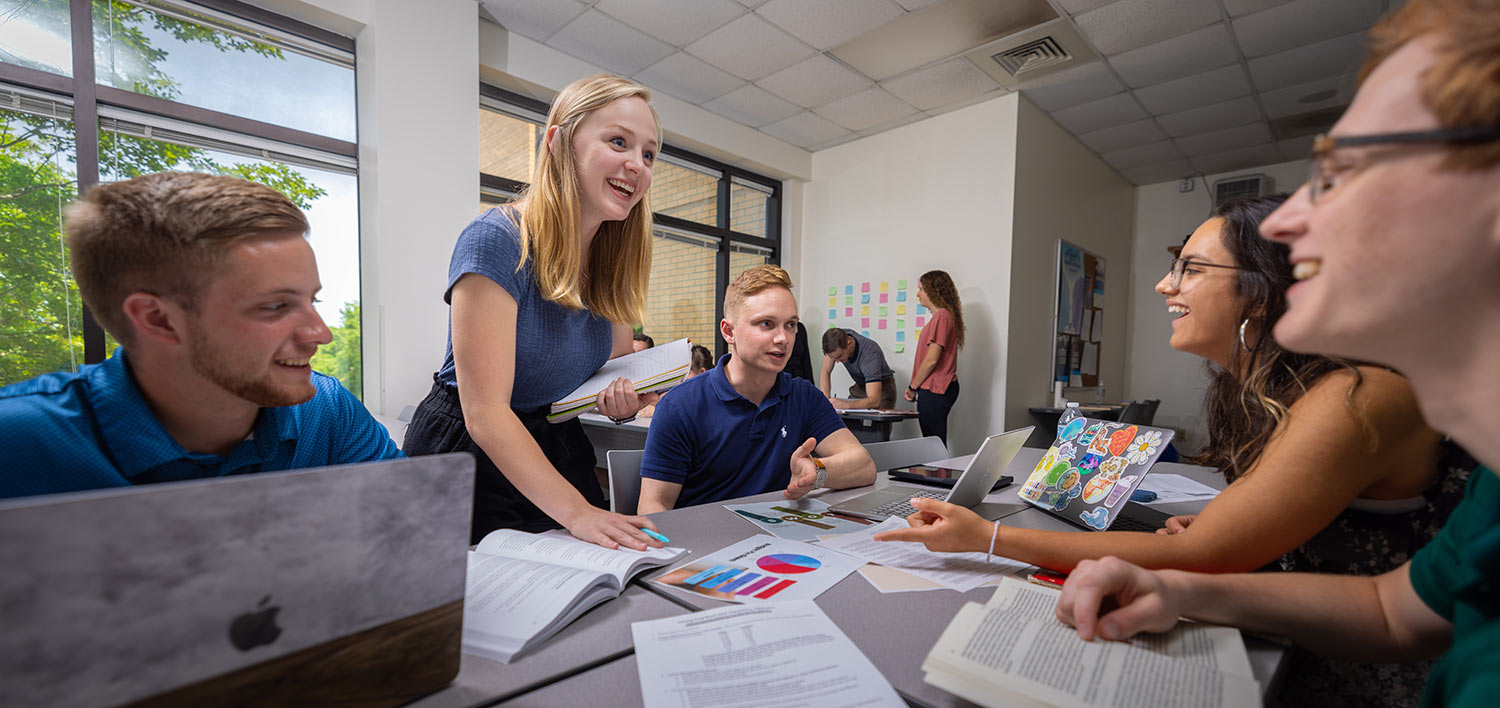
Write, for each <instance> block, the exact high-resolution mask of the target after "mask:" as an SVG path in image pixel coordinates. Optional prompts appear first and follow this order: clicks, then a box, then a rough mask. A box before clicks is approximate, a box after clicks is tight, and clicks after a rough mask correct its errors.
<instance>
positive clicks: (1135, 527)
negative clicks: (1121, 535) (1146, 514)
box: [1109, 514, 1162, 533]
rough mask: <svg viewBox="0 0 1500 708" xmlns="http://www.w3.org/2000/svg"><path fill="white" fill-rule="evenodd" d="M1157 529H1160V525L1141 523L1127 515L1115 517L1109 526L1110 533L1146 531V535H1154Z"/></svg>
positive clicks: (1147, 522)
mask: <svg viewBox="0 0 1500 708" xmlns="http://www.w3.org/2000/svg"><path fill="white" fill-rule="evenodd" d="M1159 528H1162V526H1161V524H1154V523H1151V522H1149V521H1142V520H1140V519H1137V518H1135V517H1134V516H1130V515H1128V514H1121V515H1119V516H1116V517H1115V522H1114V523H1112V524H1110V525H1109V530H1110V531H1146V532H1148V533H1155V532H1156V530H1157V529H1159Z"/></svg>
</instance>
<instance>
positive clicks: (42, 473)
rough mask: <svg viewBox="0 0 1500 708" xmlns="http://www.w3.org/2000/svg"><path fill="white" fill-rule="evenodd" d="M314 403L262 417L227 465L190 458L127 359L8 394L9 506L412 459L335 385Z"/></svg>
mask: <svg viewBox="0 0 1500 708" xmlns="http://www.w3.org/2000/svg"><path fill="white" fill-rule="evenodd" d="M312 381H313V384H314V386H315V387H316V388H317V393H316V394H314V395H313V397H312V398H311V399H310V400H308V401H307V402H306V403H301V404H298V405H295V406H286V407H282V408H262V409H261V411H260V415H259V416H258V417H257V418H256V419H255V427H254V428H253V429H252V430H251V435H250V437H249V438H247V439H245V441H244V442H241V443H240V444H239V445H237V446H235V448H234V449H233V450H231V451H230V452H229V454H227V455H208V454H200V453H193V452H188V451H187V450H185V449H183V447H182V446H181V445H178V444H177V441H175V440H173V439H172V437H171V436H170V435H168V434H167V431H166V429H165V428H163V427H162V426H161V423H160V422H158V421H157V420H156V416H155V415H153V414H152V413H151V409H150V408H148V407H147V406H146V400H145V399H144V398H143V397H142V396H141V391H140V389H139V388H138V387H137V386H136V383H135V378H134V377H133V376H131V374H130V366H129V362H128V361H127V358H126V356H125V350H123V349H119V350H116V351H115V354H114V356H112V357H110V358H109V359H108V360H106V361H104V362H103V363H100V364H90V365H87V366H83V367H80V368H79V370H78V372H77V373H73V372H60V373H55V374H46V375H44V376H38V377H37V378H34V379H31V380H29V381H22V382H20V383H17V384H13V385H10V386H6V387H5V388H0V430H4V431H5V432H4V434H3V435H0V498H6V497H24V496H30V495H33V494H54V493H57V492H74V491H82V490H85V489H100V488H105V487H124V486H127V485H133V484H151V483H155V482H174V481H178V480H185V479H202V478H206V477H223V476H226V475H231V474H249V473H252V472H270V471H274V470H289V469H301V468H305V467H321V466H324V465H336V464H343V463H350V462H367V461H371V460H386V459H390V458H394V457H403V455H402V454H401V451H400V450H398V449H396V444H395V443H394V442H392V441H391V438H390V435H389V434H388V433H387V432H386V430H385V428H384V427H383V426H381V425H380V424H379V423H377V422H375V419H374V418H372V417H370V413H369V411H367V410H365V407H364V405H362V404H361V403H360V402H359V400H358V399H356V398H355V397H354V396H353V395H352V394H350V393H349V392H348V391H346V390H344V387H343V386H340V385H339V382H338V381H337V380H336V379H334V378H333V377H330V376H324V375H323V374H319V373H313V375H312Z"/></svg>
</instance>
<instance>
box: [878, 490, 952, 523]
mask: <svg viewBox="0 0 1500 708" xmlns="http://www.w3.org/2000/svg"><path fill="white" fill-rule="evenodd" d="M912 497H926V498H928V499H936V500H938V501H943V500H945V499H947V498H948V493H947V492H927V491H923V490H920V489H913V490H912V492H911V494H910V495H908V496H907V497H906V498H905V499H900V500H897V501H893V502H888V503H885V504H881V505H880V506H877V507H875V508H874V509H873V511H874V513H876V514H885V515H887V516H900V517H902V518H905V517H907V516H911V515H912V514H915V513H917V508H916V507H914V506H912V505H911V501H910V499H911V498H912Z"/></svg>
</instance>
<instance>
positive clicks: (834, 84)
mask: <svg viewBox="0 0 1500 708" xmlns="http://www.w3.org/2000/svg"><path fill="white" fill-rule="evenodd" d="M755 83H756V84H757V85H759V86H760V87H761V88H763V89H765V90H767V91H770V92H771V93H774V94H776V95H777V96H780V97H782V98H785V99H787V100H788V101H791V102H792V103H795V104H798V105H800V106H802V107H803V108H811V107H813V106H816V105H819V104H822V103H828V102H829V101H837V100H838V99H840V98H843V97H845V96H849V95H851V94H853V93H855V92H856V91H859V90H860V89H865V88H869V87H870V86H871V85H872V84H873V82H872V81H870V80H869V79H868V78H865V76H864V75H863V74H860V73H858V72H856V71H853V70H851V69H849V68H848V67H846V66H844V65H843V64H840V63H838V62H836V61H834V60H832V59H829V58H828V56H827V55H825V54H815V55H813V56H812V57H810V58H808V59H806V60H803V61H801V62H798V63H796V64H793V65H791V66H789V67H787V68H785V69H782V70H781V71H778V72H776V73H774V74H771V75H770V76H767V77H766V78H764V79H761V80H760V81H757V82H755Z"/></svg>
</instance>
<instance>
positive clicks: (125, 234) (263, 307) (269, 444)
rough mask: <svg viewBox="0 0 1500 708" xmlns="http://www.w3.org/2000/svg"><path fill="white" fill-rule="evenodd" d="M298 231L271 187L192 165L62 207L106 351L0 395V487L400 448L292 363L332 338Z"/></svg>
mask: <svg viewBox="0 0 1500 708" xmlns="http://www.w3.org/2000/svg"><path fill="white" fill-rule="evenodd" d="M307 229H308V224H307V218H306V217H304V216H303V214H302V212H301V210H299V209H298V208H297V207H296V205H294V204H292V203H291V201H289V200H287V198H286V197H284V196H282V195H281V194H280V193H279V192H277V191H275V190H273V189H271V188H269V187H264V186H261V185H258V184H253V183H250V182H246V181H243V180H239V179H233V178H230V177H217V176H211V175H204V174H191V173H161V174H154V175H146V176H144V177H137V178H135V179H132V180H128V181H125V182H118V183H115V184H110V185H105V186H100V187H96V188H95V189H93V190H91V191H89V193H88V195H87V196H85V197H84V198H83V199H81V200H79V201H78V202H77V203H76V204H74V205H73V206H71V207H69V208H68V212H67V220H66V223H65V224H64V225H63V230H64V231H65V232H66V233H67V238H68V247H69V249H70V251H71V254H70V255H71V261H72V269H73V276H74V278H75V279H76V280H77V281H78V290H79V292H80V293H81V294H82V295H83V300H84V302H86V303H88V305H89V308H90V309H91V310H92V311H93V313H94V316H95V317H97V318H98V320H99V323H100V324H102V325H103V326H104V329H105V330H106V331H108V332H109V333H110V334H111V335H113V336H114V338H115V339H116V340H117V341H119V342H120V344H121V347H120V348H119V349H117V350H116V351H115V354H114V356H112V357H110V358H109V359H108V360H106V361H104V362H103V363H100V364H90V365H87V366H83V367H79V370H78V371H77V372H76V373H74V372H60V373H54V374H46V375H44V376H39V377H37V378H34V379H31V380H29V381H23V382H20V383H17V384H14V385H11V386H6V387H4V388H0V429H3V430H4V431H5V434H4V435H3V436H0V498H4V497H21V496H29V495H33V494H51V493H56V492H71V491H79V490H85V489H96V488H103V487H123V486H127V485H133V484H148V483H152V482H170V481H177V480H185V479H198V478H204V477H219V476H224V475H230V474H245V473H250V472H267V471H272V470H286V469H297V468H303V467H318V466H322V465H333V464H341V463H349V462H365V461H369V460H383V459H388V458H392V457H401V456H402V455H401V452H400V451H399V450H397V449H396V445H395V443H393V442H391V439H390V436H389V435H388V434H387V433H386V431H385V429H384V428H382V427H381V426H380V424H379V423H376V422H375V420H374V419H373V418H371V417H370V414H369V412H367V411H366V410H365V408H364V406H363V405H361V404H360V402H359V401H358V400H356V399H355V398H354V396H352V395H350V393H349V392H348V391H345V390H344V388H343V387H342V386H340V385H339V382H338V381H337V380H335V379H333V378H331V377H328V376H324V375H322V374H319V373H316V372H313V371H312V369H311V368H310V367H309V365H308V363H309V360H311V359H312V356H313V353H314V352H316V351H317V349H318V345H320V344H327V343H328V342H329V341H330V340H331V338H332V337H331V335H330V333H329V331H328V328H327V327H325V326H324V325H323V320H322V318H320V317H319V316H318V313H317V311H316V310H314V309H313V303H314V302H317V300H316V299H315V297H314V296H315V295H316V293H317V292H318V290H319V289H320V288H321V285H320V283H319V281H318V268H317V264H316V263H315V262H314V260H313V251H312V247H311V246H309V245H308V243H307V238H306V233H307Z"/></svg>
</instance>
